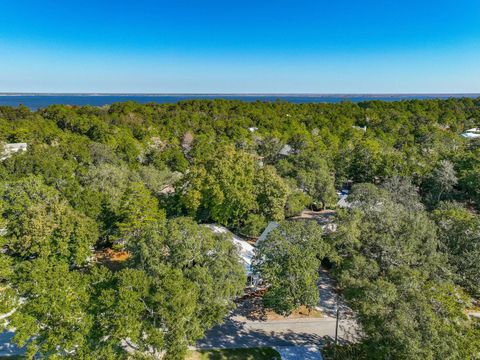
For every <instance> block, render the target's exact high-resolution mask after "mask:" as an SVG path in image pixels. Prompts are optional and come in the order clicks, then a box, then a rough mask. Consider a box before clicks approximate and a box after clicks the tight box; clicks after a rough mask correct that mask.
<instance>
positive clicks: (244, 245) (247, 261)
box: [205, 224, 259, 286]
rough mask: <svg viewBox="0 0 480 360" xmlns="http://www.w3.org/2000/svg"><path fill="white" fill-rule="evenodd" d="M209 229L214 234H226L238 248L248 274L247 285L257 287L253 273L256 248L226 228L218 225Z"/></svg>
mask: <svg viewBox="0 0 480 360" xmlns="http://www.w3.org/2000/svg"><path fill="white" fill-rule="evenodd" d="M205 226H206V227H208V228H209V229H210V230H212V232H213V233H214V234H225V235H226V236H227V238H229V239H230V240H231V241H232V242H233V244H234V245H235V247H236V248H237V251H238V255H239V256H240V259H241V262H242V265H243V267H244V269H245V273H246V274H247V285H248V286H256V285H257V284H258V280H259V279H258V278H257V276H256V275H254V274H253V271H252V260H253V257H254V256H255V248H254V247H253V245H251V244H249V243H248V242H247V241H245V240H244V239H242V238H241V237H240V236H237V235H235V234H234V233H232V232H231V231H230V230H228V229H227V228H226V227H223V226H220V225H217V224H207V225H205Z"/></svg>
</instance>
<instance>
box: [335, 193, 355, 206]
mask: <svg viewBox="0 0 480 360" xmlns="http://www.w3.org/2000/svg"><path fill="white" fill-rule="evenodd" d="M348 194H349V191H348V190H347V189H342V190H340V191H337V195H338V201H337V207H339V208H350V207H352V204H350V203H349V202H348V201H347V198H348Z"/></svg>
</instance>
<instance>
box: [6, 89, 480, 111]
mask: <svg viewBox="0 0 480 360" xmlns="http://www.w3.org/2000/svg"><path fill="white" fill-rule="evenodd" d="M451 98H455V99H458V98H471V99H476V98H480V93H479V94H299V93H297V94H280V93H278V94H246V93H245V94H234V93H229V94H214V93H210V94H193V93H192V94H173V93H172V94H140V93H130V94H120V93H118V94H109V93H70V94H69V93H0V106H12V107H18V106H20V105H23V106H26V107H28V108H29V109H31V110H38V109H42V108H46V107H48V106H50V105H73V106H96V107H102V106H109V105H111V104H114V103H121V102H126V101H135V102H137V103H139V104H147V103H156V104H175V103H178V102H181V101H192V100H215V99H224V100H228V101H234V100H235V101H244V102H256V101H260V102H270V103H274V102H276V101H282V102H287V103H292V104H321V103H324V104H327V103H342V102H345V101H349V102H353V103H360V102H365V101H385V102H395V101H407V100H435V99H437V100H446V99H451Z"/></svg>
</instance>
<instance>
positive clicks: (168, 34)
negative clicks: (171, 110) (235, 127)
mask: <svg viewBox="0 0 480 360" xmlns="http://www.w3.org/2000/svg"><path fill="white" fill-rule="evenodd" d="M0 91H1V92H154V93H173V92H175V93H181V92H183V93H185V92H186V93H206V92H208V93H212V92H213V93H226V92H227V93H422V92H429V93H453V92H457V93H458V92H461V93H465V92H476V93H478V92H480V1H479V0H455V1H454V0H448V1H445V0H330V1H326V0H294V1H285V0H275V1H273V0H236V1H235V0H222V1H220V0H201V1H200V0H198V1H197V0H189V1H184V0H165V1H164V0H157V1H154V0H134V1H133V0H131V1H122V0H115V1H113V0H112V1H107V0H95V1H93V0H82V1H80V0H68V1H67V0H64V1H61V0H55V1H53V0H30V1H27V0H1V1H0Z"/></svg>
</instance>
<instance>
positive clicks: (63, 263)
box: [0, 99, 480, 359]
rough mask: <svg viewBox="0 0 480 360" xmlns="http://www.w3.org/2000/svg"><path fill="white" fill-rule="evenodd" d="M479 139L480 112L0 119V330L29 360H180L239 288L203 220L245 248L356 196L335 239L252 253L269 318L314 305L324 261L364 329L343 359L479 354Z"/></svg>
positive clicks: (111, 112) (316, 110)
mask: <svg viewBox="0 0 480 360" xmlns="http://www.w3.org/2000/svg"><path fill="white" fill-rule="evenodd" d="M479 126H480V99H448V100H406V101H401V102H381V101H368V102H362V103H358V104H355V103H350V102H344V103H340V104H290V103H286V102H272V103H263V102H254V103H246V102H241V101H226V100H212V101H200V100H198V101H185V102H180V103H177V104H163V105H159V104H146V105H140V104H137V103H135V102H126V103H118V104H113V105H111V106H106V107H101V108H97V107H91V106H83V107H76V106H65V105H53V106H49V107H47V108H45V109H40V110H38V111H34V112H33V111H30V110H29V109H27V108H26V107H23V106H20V107H18V108H11V107H0V145H2V146H1V147H0V150H1V148H3V145H4V144H7V143H27V145H28V149H27V151H23V152H18V153H15V154H11V156H8V157H5V159H3V160H2V161H1V162H0V183H1V184H0V214H1V216H0V230H1V231H0V248H1V249H2V251H1V253H0V289H1V290H0V299H1V301H0V314H5V313H7V312H12V314H11V315H10V316H9V317H8V321H9V322H10V324H9V326H14V327H15V328H16V341H18V343H19V344H20V345H23V344H25V343H28V344H29V353H28V355H29V356H33V355H34V354H38V355H40V356H43V357H46V358H68V357H71V358H75V359H91V358H93V357H96V358H98V359H118V358H126V357H128V356H130V355H129V352H128V351H127V350H129V349H130V350H131V349H134V350H137V353H143V354H152V353H154V354H156V355H157V356H165V357H167V358H182V356H183V354H184V351H185V350H186V348H187V346H188V345H191V344H194V343H195V341H196V340H197V339H199V338H201V337H202V336H203V334H204V333H205V331H206V330H207V329H209V328H211V327H212V326H213V325H215V324H217V323H219V322H221V321H222V319H223V317H224V316H225V315H226V313H227V312H228V311H229V310H230V309H231V308H232V307H233V306H234V299H235V298H236V297H237V296H238V295H240V294H241V293H242V290H243V287H244V285H245V281H246V280H245V274H244V272H243V268H242V265H241V264H240V263H239V261H238V255H237V254H236V250H235V247H234V246H233V244H232V243H231V242H230V241H228V240H227V239H226V237H225V236H220V235H216V234H213V233H212V232H211V231H210V230H209V229H208V228H206V227H205V226H203V224H206V223H213V222H214V223H218V224H221V225H224V226H226V227H228V228H229V229H231V230H232V231H235V232H236V233H238V234H241V235H243V236H245V237H250V238H255V237H257V236H258V235H260V233H261V232H262V231H263V229H264V228H265V227H266V225H267V224H268V222H270V221H280V222H282V221H283V220H284V219H286V218H289V217H291V216H295V215H298V214H299V213H300V212H301V211H302V210H303V209H305V208H310V209H316V210H319V209H325V208H334V207H335V204H336V202H337V194H336V190H340V189H342V188H344V187H349V188H350V187H351V191H352V195H351V196H350V198H351V200H349V201H350V202H351V204H352V207H351V208H350V209H346V210H340V211H339V212H338V217H337V222H338V225H339V227H338V231H336V232H335V233H334V234H332V235H331V236H324V235H322V234H321V232H319V231H318V229H316V228H315V226H313V227H312V226H310V225H309V226H305V227H304V226H301V225H298V224H296V225H293V223H288V222H282V226H284V227H285V228H284V230H283V231H276V232H274V233H273V235H272V237H271V238H269V239H268V240H267V241H266V242H265V243H264V244H263V245H262V246H260V247H259V254H260V255H261V256H263V257H264V259H268V261H264V263H263V264H261V265H259V266H258V269H257V271H259V272H260V273H263V275H264V277H265V278H266V279H267V280H268V281H270V283H271V285H272V286H271V288H270V291H269V293H267V295H266V300H267V302H270V304H271V305H272V306H274V307H275V306H276V307H277V308H278V309H280V310H281V311H284V312H288V311H290V310H291V309H292V308H293V307H294V306H296V305H298V304H305V305H309V306H310V305H313V304H314V303H315V302H316V301H318V293H316V292H315V291H314V292H312V287H315V276H316V271H317V270H318V266H319V265H320V262H321V260H327V261H328V262H329V263H330V265H331V266H332V267H333V273H334V274H335V276H337V278H338V280H339V283H340V285H341V287H342V289H343V291H344V294H345V297H346V299H347V300H348V301H349V303H350V304H351V305H352V307H353V308H354V310H355V311H356V312H358V314H359V319H360V322H361V325H362V327H363V329H364V333H365V338H364V339H363V340H362V342H361V343H359V344H357V345H355V346H354V347H351V348H348V349H347V348H344V349H343V350H344V352H345V356H346V357H348V354H350V352H355V354H356V355H355V356H356V358H362V357H364V358H375V359H393V358H395V359H396V358H398V359H437V358H449V359H450V358H451V359H468V358H475V356H477V358H478V356H479V354H480V353H479V352H480V340H479V339H480V330H479V327H478V324H476V323H475V322H474V320H472V319H469V318H468V317H467V316H466V315H465V309H466V308H468V307H471V306H473V305H472V304H473V303H474V302H472V301H474V299H475V298H478V297H479V296H480V266H479V263H480V261H479V259H480V217H479V215H478V213H477V211H478V210H480V140H478V139H465V138H463V137H461V136H460V134H461V133H462V132H464V131H465V130H467V129H470V128H475V127H479ZM274 240H275V241H274ZM105 249H114V250H115V251H118V252H123V253H125V254H127V255H126V259H125V261H122V262H121V263H120V264H117V265H118V266H116V267H112V266H108V264H104V263H103V262H102V261H99V260H98V258H97V255H98V253H99V252H101V251H104V250H105ZM282 251H283V252H286V253H285V254H282ZM306 253H308V256H305V257H303V256H302V254H306ZM303 260H304V261H303ZM302 261H303V263H302ZM284 263H285V264H287V265H285V267H283V268H282V269H281V270H282V271H278V269H279V268H278V267H279V266H281V264H284ZM302 266H303V267H305V271H304V272H303V273H302V274H303V275H301V276H303V278H302V277H301V276H300V277H299V278H298V284H297V285H298V286H299V287H298V288H297V289H296V291H293V290H292V289H290V288H289V284H288V281H287V280H286V277H287V276H291V274H297V273H298V271H297V270H298V268H299V267H302ZM290 290H292V291H290ZM338 355H339V356H340V355H341V352H340V351H339V352H338Z"/></svg>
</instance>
